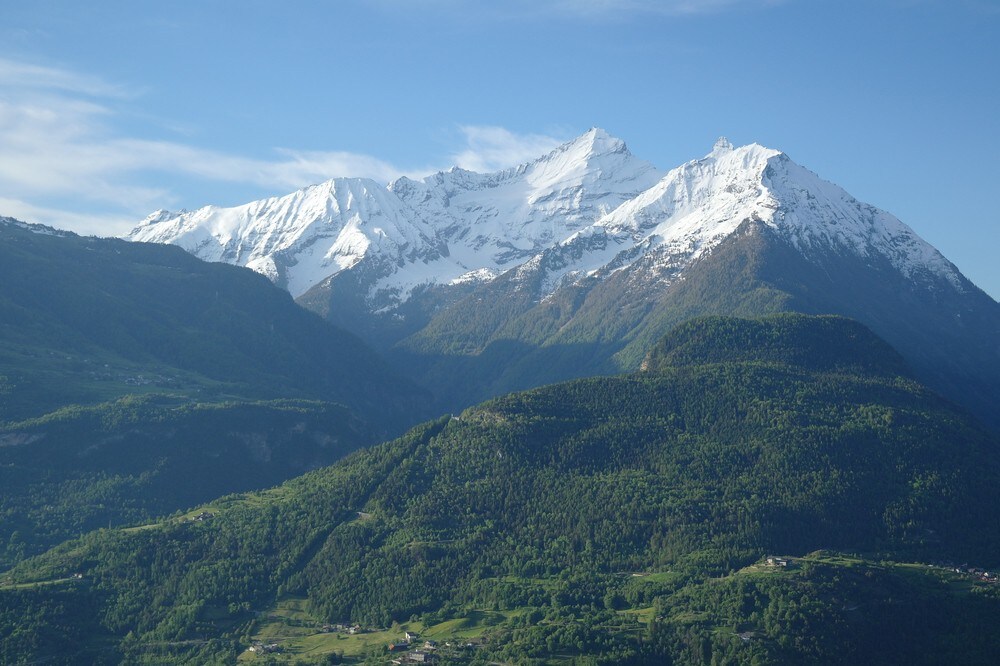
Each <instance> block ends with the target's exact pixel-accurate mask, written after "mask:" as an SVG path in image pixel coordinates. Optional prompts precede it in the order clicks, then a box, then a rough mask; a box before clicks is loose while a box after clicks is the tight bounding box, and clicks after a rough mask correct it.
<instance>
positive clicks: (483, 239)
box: [128, 129, 661, 308]
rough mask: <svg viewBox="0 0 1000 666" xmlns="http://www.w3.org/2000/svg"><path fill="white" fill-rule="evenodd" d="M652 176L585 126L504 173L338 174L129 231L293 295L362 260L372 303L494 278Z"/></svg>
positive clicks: (161, 215) (156, 217)
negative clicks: (252, 273) (385, 182)
mask: <svg viewBox="0 0 1000 666" xmlns="http://www.w3.org/2000/svg"><path fill="white" fill-rule="evenodd" d="M660 175H661V174H660V173H659V172H658V171H657V170H656V169H655V168H654V167H653V166H652V165H650V164H649V163H647V162H645V161H643V160H640V159H638V158H636V157H634V156H633V155H632V154H631V153H629V151H628V149H627V148H626V146H625V143H624V142H623V141H621V140H619V139H615V138H613V137H611V136H609V135H608V134H607V133H606V132H604V131H603V130H600V129H592V130H590V131H588V132H587V133H585V134H583V135H582V136H580V137H579V138H577V139H576V140H574V141H571V142H569V143H567V144H565V145H563V146H560V147H559V148H557V149H556V150H554V151H552V152H551V153H550V154H548V155H545V156H543V157H540V158H539V159H537V160H535V161H533V162H529V163H527V164H523V165H521V166H519V167H515V168H512V169H507V170H505V171H499V172H496V173H491V174H479V173H474V172H472V171H466V170H464V169H459V168H453V169H451V170H449V171H444V172H440V173H436V174H434V175H431V176H428V177H427V178H425V179H424V180H423V181H414V180H411V179H408V178H400V179H399V180H396V181H394V182H393V183H391V184H390V185H389V186H388V187H383V186H381V185H379V184H377V183H375V182H374V181H371V180H367V179H361V178H337V179H333V180H330V181H327V182H325V183H321V184H319V185H314V186H312V187H308V188H305V189H303V190H299V191H297V192H293V193H292V194H289V195H287V196H284V197H275V198H271V199H264V200H262V201H255V202H252V203H249V204H246V205H243V206H237V207H235V208H219V207H216V206H206V207H204V208H201V209H199V210H196V211H193V212H186V211H181V212H179V213H177V214H173V213H170V212H168V211H162V210H161V211H157V212H155V213H153V214H152V215H150V216H149V217H148V218H146V219H145V220H144V221H143V222H141V223H140V224H139V226H137V227H136V228H135V229H133V230H132V232H131V233H129V235H128V239H129V240H134V241H146V242H157V243H173V244H176V245H180V246H181V247H183V248H185V249H186V250H188V251H189V252H191V253H193V254H195V255H196V256H198V257H200V258H202V259H205V260H206V261H224V262H227V263H233V264H238V265H241V266H247V267H248V268H252V269H254V270H256V271H258V272H260V273H263V274H264V275H266V276H268V277H269V278H271V279H272V280H273V281H274V282H276V283H277V284H280V285H282V286H284V287H286V288H287V289H288V290H289V291H290V292H291V293H292V295H293V296H300V295H301V294H303V293H304V292H306V291H307V290H308V289H309V288H311V287H313V286H315V285H316V284H319V283H320V282H321V281H323V280H324V279H326V278H329V277H331V276H334V275H336V274H338V273H340V272H342V271H346V270H351V269H356V270H364V271H366V272H367V273H368V274H369V276H370V277H371V278H372V279H371V280H370V281H369V282H368V285H369V289H370V290H371V293H370V294H369V295H370V296H372V297H373V299H372V300H373V303H374V302H376V300H377V302H378V307H379V308H385V307H387V306H389V305H392V304H398V303H400V302H402V301H405V300H406V298H407V296H408V295H409V293H410V292H411V291H412V289H413V288H414V287H416V286H417V285H420V284H447V283H450V282H455V281H463V280H482V279H489V278H492V277H495V276H496V275H498V274H499V273H501V272H503V271H504V270H507V269H508V268H511V267H513V266H516V265H517V264H519V263H520V262H522V261H524V260H526V259H528V258H530V257H531V256H533V255H534V254H537V253H538V252H540V251H542V250H543V249H544V248H545V247H547V246H548V245H551V244H552V243H554V242H556V241H559V240H561V239H563V238H565V237H566V236H568V235H569V234H571V233H573V232H574V231H576V230H577V229H580V228H583V227H585V226H587V225H589V224H592V223H593V222H594V221H595V220H597V219H598V218H599V217H600V216H601V215H602V214H604V213H606V212H607V211H609V210H612V209H613V208H616V207H617V206H618V205H620V204H621V203H623V202H624V201H627V200H629V199H631V198H633V197H635V196H636V195H638V194H639V193H640V192H642V191H643V190H645V189H646V188H648V187H649V186H651V185H652V184H653V183H655V182H656V181H657V180H658V179H659V177H660ZM376 293H378V294H381V295H382V296H383V298H379V299H375V298H374V297H375V296H376ZM386 296H388V297H389V300H388V301H387V300H385V297H386Z"/></svg>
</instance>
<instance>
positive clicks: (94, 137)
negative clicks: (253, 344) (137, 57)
mask: <svg viewBox="0 0 1000 666" xmlns="http://www.w3.org/2000/svg"><path fill="white" fill-rule="evenodd" d="M0 91H2V93H3V95H2V96H0V215H13V216H15V217H17V216H25V217H26V218H28V221H34V222H42V223H45V224H51V225H53V226H57V227H64V228H70V229H74V230H77V231H83V232H87V233H106V234H114V233H122V232H124V231H126V230H127V229H128V228H129V225H130V224H131V222H134V221H136V220H138V219H140V218H141V217H143V216H145V215H146V214H147V213H148V212H150V211H152V210H154V209H156V208H160V207H170V206H172V205H173V203H174V202H175V201H176V198H177V193H175V192H171V191H170V190H169V189H168V188H167V187H165V186H162V185H161V183H164V182H170V181H171V180H172V178H176V177H178V176H186V177H194V178H198V179H202V180H208V181H214V182H223V183H237V184H247V185H254V186H257V187H260V188H263V189H267V190H272V191H277V192H283V191H291V190H293V189H296V188H299V187H304V186H306V185H310V184H313V183H317V182H321V181H323V180H327V179H329V178H333V177H338V176H354V177H368V178H373V179H375V180H377V181H379V182H388V181H389V180H391V179H393V178H396V177H399V176H403V175H406V176H411V177H420V176H423V175H426V174H428V173H431V172H433V171H435V170H437V169H439V168H448V167H450V166H452V165H453V164H457V165H459V166H462V167H464V168H467V169H472V170H476V171H491V170H495V169H501V168H505V167H508V166H512V165H515V164H518V163H521V162H524V161H526V160H530V159H532V158H535V157H538V156H539V155H541V154H543V153H545V152H547V151H549V150H551V149H552V148H554V147H555V146H556V145H558V144H559V141H558V140H556V139H554V138H552V137H549V136H544V135H538V134H516V133H514V132H510V131H509V130H506V129H504V128H501V127H476V126H463V127H460V128H459V129H460V136H461V138H462V145H461V146H460V147H459V148H457V149H456V150H455V151H454V152H453V153H452V154H451V155H450V156H449V157H448V159H449V162H450V163H448V164H441V165H438V166H437V167H429V166H428V167H422V168H412V167H411V168H405V167H400V166H399V165H396V164H393V163H391V162H388V161H385V160H382V159H379V158H377V157H373V156H371V155H366V154H361V153H352V152H346V151H306V150H291V149H287V148H275V149H273V152H272V154H273V157H272V158H270V159H262V158H255V157H248V156H245V155H236V154H230V153H225V152H220V151H216V150H211V149H207V148H204V147H200V146H196V145H191V144H189V143H183V142H177V141H171V140H159V139H149V138H144V137H136V136H127V135H124V134H122V133H121V132H120V131H119V130H118V129H117V126H118V123H117V122H116V121H117V120H119V112H118V111H117V105H118V103H119V102H120V101H121V99H122V98H124V97H127V96H128V95H130V93H129V92H128V91H127V90H125V88H123V87H121V86H116V85H113V84H109V83H107V82H104V81H102V80H100V79H97V78H94V77H90V76H86V75H81V74H78V73H75V72H71V71H64V70H58V69H53V68H51V67H39V66H35V65H31V64H24V63H17V62H13V61H10V60H0ZM158 174H159V176H158ZM54 201H64V202H65V201H78V202H80V204H81V205H80V208H79V209H77V210H64V209H63V208H61V207H60V206H59V205H57V204H53V203H51V202H54ZM205 203H208V202H205ZM84 204H86V205H84ZM102 207H103V208H104V209H105V210H107V211H108V213H107V214H106V215H104V216H103V219H105V220H107V222H106V223H105V224H103V225H101V224H99V220H100V216H97V215H93V214H83V213H81V212H79V210H81V209H84V208H86V209H87V210H95V209H100V208H102ZM127 220H131V222H127Z"/></svg>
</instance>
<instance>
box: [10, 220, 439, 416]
mask: <svg viewBox="0 0 1000 666" xmlns="http://www.w3.org/2000/svg"><path fill="white" fill-rule="evenodd" d="M0 341H2V343H3V344H2V345H0V367H2V371H0V375H3V376H4V377H5V382H6V391H5V392H4V394H3V396H2V399H3V400H4V403H3V410H4V411H3V412H2V413H0V418H6V419H19V418H25V417H31V416H40V415H41V414H44V413H46V412H48V411H51V410H52V409H56V408H58V407H61V406H63V405H65V404H68V403H73V402H77V403H81V402H83V403H85V402H98V401H101V400H107V399H109V398H115V397H118V396H121V395H126V394H130V393H135V392H149V391H151V390H156V391H173V392H179V393H182V394H185V395H188V396H196V397H198V398H201V399H204V398H210V397H212V396H220V395H221V396H228V397H249V398H310V399H321V400H327V401H334V402H341V403H343V404H345V405H347V406H349V407H351V408H353V409H354V410H356V411H357V412H358V413H359V414H360V415H361V416H362V417H363V418H366V419H369V418H370V419H371V420H372V421H373V422H375V423H379V424H380V428H382V429H383V430H382V431H383V432H384V433H389V432H391V431H392V430H393V429H394V428H395V429H400V428H401V427H402V426H403V425H405V423H406V421H407V420H408V419H410V418H412V417H411V414H412V410H413V409H414V408H415V407H416V406H417V405H418V403H419V400H420V399H421V398H422V397H423V396H422V394H421V393H420V392H419V391H418V390H417V389H415V388H414V387H412V385H410V384H408V383H406V382H404V381H401V380H400V379H399V377H398V376H396V375H395V374H394V373H392V372H391V371H390V369H389V368H388V366H387V365H386V364H385V362H384V361H383V360H382V359H381V358H380V357H379V356H378V354H376V353H375V352H374V351H372V350H371V349H369V348H368V347H366V346H365V345H364V344H363V343H362V342H361V341H360V340H358V339H357V338H356V337H354V336H353V335H351V334H349V333H347V332H345V331H341V330H338V329H335V328H334V327H332V326H330V325H328V324H327V323H325V322H323V321H322V320H320V319H319V318H318V317H316V316H315V315H313V314H312V313H309V312H307V311H305V310H303V309H302V308H300V307H298V306H297V305H296V304H295V303H294V302H293V301H292V299H291V298H290V297H289V296H288V294H287V293H285V292H283V291H282V290H279V289H276V288H275V287H274V286H272V285H271V284H269V283H268V281H267V280H265V279H264V278H262V277H261V276H259V275H257V274H255V273H253V272H251V271H247V270H244V269H240V268H235V267H232V266H226V265H223V264H209V263H205V262H203V261H200V260H198V259H195V258H194V257H192V256H191V255H189V254H188V253H186V252H183V251H181V250H180V249H179V248H174V247H169V246H163V245H158V244H140V243H127V242H124V241H120V240H114V239H99V238H84V237H80V236H76V235H74V234H70V233H64V232H55V231H53V230H46V229H44V228H41V227H36V226H33V225H25V224H23V223H17V222H16V221H13V220H9V219H4V220H2V221H0ZM373 417H377V419H376V418H373Z"/></svg>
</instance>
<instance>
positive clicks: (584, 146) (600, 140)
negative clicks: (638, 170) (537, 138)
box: [542, 127, 630, 159]
mask: <svg viewBox="0 0 1000 666" xmlns="http://www.w3.org/2000/svg"><path fill="white" fill-rule="evenodd" d="M559 153H573V154H576V155H579V156H581V157H585V158H588V157H597V156H600V155H610V154H614V153H625V154H630V153H629V151H628V147H627V146H626V145H625V142H624V141H622V140H621V139H619V138H618V137H615V136H612V135H611V134H609V133H608V132H607V131H606V130H604V129H601V128H600V127H591V128H590V129H589V130H587V131H586V132H584V133H583V134H581V135H580V136H578V137H576V138H575V139H573V140H572V141H568V142H566V143H564V144H563V145H561V146H559V147H558V148H556V149H555V150H553V151H552V153H550V155H556V154H559ZM542 159H545V158H542Z"/></svg>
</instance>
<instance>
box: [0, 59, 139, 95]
mask: <svg viewBox="0 0 1000 666" xmlns="http://www.w3.org/2000/svg"><path fill="white" fill-rule="evenodd" d="M0 88H32V89H40V90H61V91H65V92H72V93H81V94H84V95H91V96H94V97H119V98H121V97H132V96H134V95H136V94H138V91H131V90H128V89H127V88H125V87H124V86H118V85H114V84H111V83H107V82H106V81H102V80H101V79H99V78H96V77H93V76H88V75H86V74H80V73H77V72H72V71H69V70H65V69H58V68H55V67H44V66H42V65H35V64H31V63H25V62H18V61H16V60H9V59H7V58H0Z"/></svg>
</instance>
